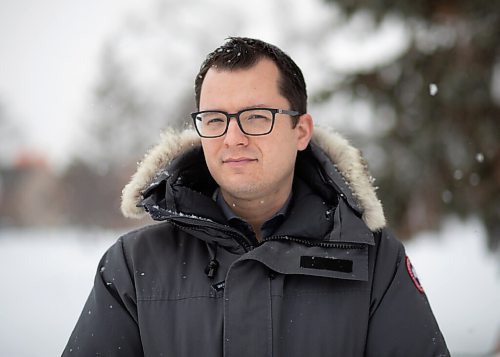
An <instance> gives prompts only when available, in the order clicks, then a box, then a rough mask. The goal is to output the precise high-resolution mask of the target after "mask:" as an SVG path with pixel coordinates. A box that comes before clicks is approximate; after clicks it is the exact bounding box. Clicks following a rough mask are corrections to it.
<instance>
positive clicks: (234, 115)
mask: <svg viewBox="0 0 500 357" xmlns="http://www.w3.org/2000/svg"><path fill="white" fill-rule="evenodd" d="M252 110H268V111H270V112H271V113H272V115H273V118H272V122H271V128H270V129H269V131H267V132H265V133H262V134H250V133H247V132H246V131H245V130H243V127H242V126H241V122H240V115H241V114H242V113H245V112H249V111H252ZM203 113H220V114H224V115H225V116H226V118H227V121H226V129H224V131H223V132H222V134H220V135H215V136H207V135H202V134H201V133H200V131H199V130H198V126H197V125H196V117H197V116H198V115H200V114H203ZM276 114H285V115H290V116H292V117H297V116H300V115H301V114H300V113H299V112H298V111H296V110H287V109H276V108H247V109H243V110H240V111H239V112H236V113H228V112H225V111H222V110H202V111H199V112H193V113H191V118H192V119H193V124H194V128H195V129H196V132H197V133H198V135H199V136H200V137H202V138H209V139H212V138H220V137H221V136H224V135H226V133H227V129H228V128H229V122H230V121H231V118H235V119H236V122H237V123H238V127H239V128H240V130H241V132H242V133H243V134H245V135H248V136H263V135H268V134H269V133H270V132H271V131H273V128H274V120H275V119H276Z"/></svg>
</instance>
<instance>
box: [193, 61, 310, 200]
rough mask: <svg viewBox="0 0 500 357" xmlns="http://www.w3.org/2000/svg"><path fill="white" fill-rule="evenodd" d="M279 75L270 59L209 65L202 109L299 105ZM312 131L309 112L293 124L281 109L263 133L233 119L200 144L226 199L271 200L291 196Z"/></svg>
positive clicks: (288, 107) (201, 103)
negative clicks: (230, 66)
mask: <svg viewBox="0 0 500 357" xmlns="http://www.w3.org/2000/svg"><path fill="white" fill-rule="evenodd" d="M278 80H279V71H278V68H277V66H276V65H275V64H274V63H273V62H272V61H271V60H268V59H262V60H260V61H259V62H257V63H256V64H255V65H254V66H253V67H251V68H248V69H243V70H233V71H227V70H222V71H218V70H217V69H214V68H211V69H210V70H209V71H208V72H207V74H206V76H205V80H204V82H203V86H202V88H201V96H200V110H223V111H226V112H228V113H235V112H238V111H240V110H242V109H246V108H252V107H267V108H276V109H292V110H293V109H295V108H290V104H289V103H288V100H287V99H286V98H285V97H283V96H282V95H281V94H280V93H279V90H278ZM304 122H306V123H305V124H304ZM311 132H312V121H311V119H310V116H309V115H307V114H306V115H304V116H302V117H301V119H300V122H299V124H298V125H297V126H296V127H295V128H292V123H291V117H290V116H288V115H284V114H277V115H276V119H275V124H274V128H273V131H272V132H271V133H270V134H268V135H264V136H247V135H245V134H243V132H241V130H240V128H239V126H238V123H237V122H236V120H234V118H232V119H231V120H230V123H229V128H228V130H227V133H226V134H225V135H224V136H222V137H219V138H202V146H203V152H204V154H205V160H206V162H207V166H208V169H209V170H210V173H211V174H212V177H213V178H214V179H215V181H216V182H217V183H218V184H219V186H220V187H221V190H222V193H223V194H224V197H225V198H226V200H227V199H228V198H232V199H239V200H256V199H258V200H265V199H267V198H271V199H273V197H277V196H279V197H282V196H288V194H289V192H290V189H291V184H292V181H293V172H294V165H295V158H296V155H297V150H303V149H305V148H306V147H307V144H308V142H309V139H310V136H311Z"/></svg>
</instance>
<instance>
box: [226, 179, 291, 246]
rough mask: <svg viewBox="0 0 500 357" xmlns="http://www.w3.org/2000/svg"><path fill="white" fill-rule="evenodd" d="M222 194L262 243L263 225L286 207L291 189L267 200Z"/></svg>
mask: <svg viewBox="0 0 500 357" xmlns="http://www.w3.org/2000/svg"><path fill="white" fill-rule="evenodd" d="M220 192H221V193H222V196H223V198H224V201H226V203H227V204H228V205H229V207H230V208H231V209H232V210H233V212H234V213H236V214H237V215H238V216H239V217H241V218H243V219H244V220H245V221H247V222H248V223H249V224H250V225H251V226H252V228H253V230H254V232H255V235H256V237H257V240H259V241H260V239H261V227H262V224H264V222H266V221H267V220H269V219H270V218H271V217H273V216H274V215H275V214H276V213H277V212H278V211H279V210H280V209H281V208H282V207H283V206H284V205H285V203H286V201H287V200H288V198H289V197H290V193H291V187H290V188H289V189H288V190H283V191H281V192H275V193H274V194H271V195H268V196H267V197H265V198H264V197H260V198H254V199H242V198H238V197H234V196H232V195H231V194H229V193H228V192H226V191H224V190H222V189H221V191H220Z"/></svg>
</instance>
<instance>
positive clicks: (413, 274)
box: [405, 256, 425, 294]
mask: <svg viewBox="0 0 500 357" xmlns="http://www.w3.org/2000/svg"><path fill="white" fill-rule="evenodd" d="M405 263H406V270H408V274H409V275H410V278H411V280H412V281H413V284H415V287H416V288H417V290H418V291H420V292H421V293H422V294H424V293H425V292H424V288H423V287H422V284H420V280H419V278H418V275H417V272H416V270H415V268H414V267H413V265H412V264H411V261H410V258H408V256H406V258H405Z"/></svg>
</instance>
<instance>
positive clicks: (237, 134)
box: [224, 117, 248, 146]
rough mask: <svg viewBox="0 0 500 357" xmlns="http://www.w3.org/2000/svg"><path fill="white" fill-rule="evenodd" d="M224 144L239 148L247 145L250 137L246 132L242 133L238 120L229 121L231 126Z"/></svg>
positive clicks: (228, 128) (232, 118)
mask: <svg viewBox="0 0 500 357" xmlns="http://www.w3.org/2000/svg"><path fill="white" fill-rule="evenodd" d="M224 144H226V145H227V146H237V145H247V144H248V137H247V136H246V135H245V133H244V132H242V131H241V129H240V126H239V125H238V122H237V121H236V118H234V117H231V118H230V119H229V125H228V127H227V132H226V135H225V137H224Z"/></svg>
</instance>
